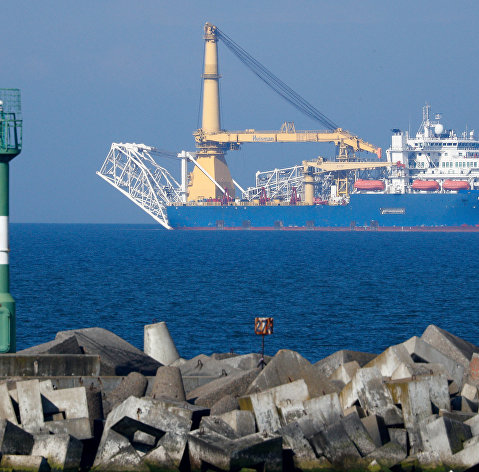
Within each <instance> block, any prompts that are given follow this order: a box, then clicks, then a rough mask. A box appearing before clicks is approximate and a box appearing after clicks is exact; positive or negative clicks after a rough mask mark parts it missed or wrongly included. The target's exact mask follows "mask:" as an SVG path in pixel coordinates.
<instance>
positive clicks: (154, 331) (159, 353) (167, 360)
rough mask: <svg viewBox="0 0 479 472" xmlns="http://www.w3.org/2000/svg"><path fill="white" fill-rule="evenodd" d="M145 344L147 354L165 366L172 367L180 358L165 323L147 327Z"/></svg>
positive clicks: (145, 329) (145, 328)
mask: <svg viewBox="0 0 479 472" xmlns="http://www.w3.org/2000/svg"><path fill="white" fill-rule="evenodd" d="M143 344H144V348H143V349H144V351H145V354H147V355H148V356H150V357H152V358H153V359H155V360H157V361H158V362H160V363H161V364H163V365H170V364H172V363H173V362H175V361H176V360H177V359H179V358H180V355H179V354H178V351H177V349H176V346H175V343H174V342H173V339H172V337H171V335H170V332H169V330H168V327H167V326H166V323H165V322H164V321H161V322H160V323H154V324H150V325H145V327H144V343H143Z"/></svg>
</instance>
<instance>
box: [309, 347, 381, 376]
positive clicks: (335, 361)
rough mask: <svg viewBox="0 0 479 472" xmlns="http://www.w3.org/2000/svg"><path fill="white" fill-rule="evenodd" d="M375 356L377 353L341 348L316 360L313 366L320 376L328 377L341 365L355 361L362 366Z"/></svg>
mask: <svg viewBox="0 0 479 472" xmlns="http://www.w3.org/2000/svg"><path fill="white" fill-rule="evenodd" d="M376 356H377V354H370V353H368V352H357V351H346V350H342V351H337V352H335V353H333V354H331V355H329V356H328V357H325V358H324V359H321V360H320V361H318V362H316V363H315V364H314V367H315V368H316V370H317V372H318V374H319V375H320V376H323V377H326V378H328V377H330V376H331V375H332V374H333V372H334V371H335V370H336V369H337V368H338V367H339V366H341V365H344V364H347V363H348V362H353V361H356V362H357V363H358V364H359V366H360V367H363V366H365V365H366V364H367V363H368V362H371V361H372V360H373V359H374V358H375V357H376Z"/></svg>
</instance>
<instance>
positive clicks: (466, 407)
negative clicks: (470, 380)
mask: <svg viewBox="0 0 479 472" xmlns="http://www.w3.org/2000/svg"><path fill="white" fill-rule="evenodd" d="M478 406H479V403H478V402H477V401H472V400H469V399H468V398H466V397H463V396H458V397H453V398H451V408H452V409H453V410H456V411H463V412H466V413H477V410H478Z"/></svg>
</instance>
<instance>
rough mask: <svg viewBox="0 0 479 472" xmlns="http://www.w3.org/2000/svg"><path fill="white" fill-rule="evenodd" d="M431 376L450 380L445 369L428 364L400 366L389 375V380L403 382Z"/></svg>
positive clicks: (438, 365)
mask: <svg viewBox="0 0 479 472" xmlns="http://www.w3.org/2000/svg"><path fill="white" fill-rule="evenodd" d="M431 375H443V376H444V377H445V378H447V379H448V380H449V379H450V380H451V381H452V379H451V378H450V376H449V373H448V372H447V370H446V368H445V367H444V366H443V365H441V364H428V363H416V362H415V363H413V364H409V365H406V364H401V365H400V366H399V367H398V368H397V369H396V370H395V371H394V372H393V373H392V375H391V380H403V379H411V378H419V377H424V376H428V377H429V376H431Z"/></svg>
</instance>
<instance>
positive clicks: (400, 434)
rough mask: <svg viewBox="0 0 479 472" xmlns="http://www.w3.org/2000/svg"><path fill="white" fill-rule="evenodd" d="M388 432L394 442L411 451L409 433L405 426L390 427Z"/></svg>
mask: <svg viewBox="0 0 479 472" xmlns="http://www.w3.org/2000/svg"><path fill="white" fill-rule="evenodd" d="M388 434H389V437H390V439H391V441H392V442H395V443H396V444H399V445H400V446H401V447H402V448H403V449H404V450H405V451H406V452H408V451H409V447H408V446H409V445H408V434H407V431H406V429H404V428H388Z"/></svg>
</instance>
